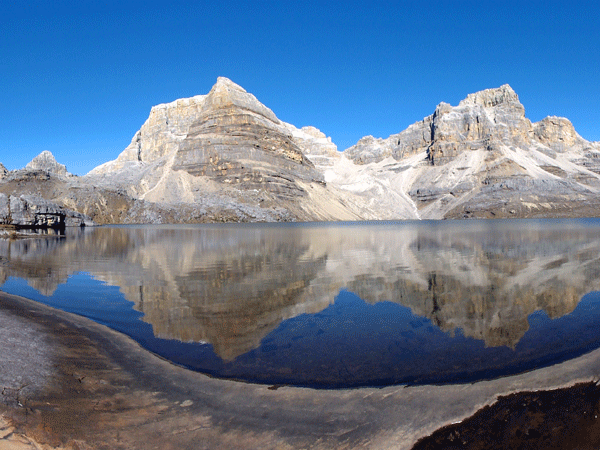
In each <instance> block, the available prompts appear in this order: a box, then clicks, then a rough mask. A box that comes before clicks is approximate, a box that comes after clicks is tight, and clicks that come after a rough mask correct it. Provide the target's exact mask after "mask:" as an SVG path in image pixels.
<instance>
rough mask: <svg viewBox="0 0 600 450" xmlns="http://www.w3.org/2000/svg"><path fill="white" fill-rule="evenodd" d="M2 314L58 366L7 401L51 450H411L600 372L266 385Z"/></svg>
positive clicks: (95, 330)
mask: <svg viewBox="0 0 600 450" xmlns="http://www.w3.org/2000/svg"><path fill="white" fill-rule="evenodd" d="M0 317H1V318H2V319H1V320H3V322H2V324H3V325H4V326H9V328H10V326H11V325H10V322H11V321H14V324H16V325H15V326H18V327H24V328H23V329H24V330H26V327H25V325H27V324H29V325H28V326H31V327H33V329H35V332H36V333H35V336H36V338H37V340H35V339H32V336H31V334H27V333H23V335H22V340H21V344H20V345H22V346H25V347H27V348H29V349H30V351H32V350H31V347H32V346H33V348H36V347H38V348H40V349H44V351H43V353H44V354H45V355H46V356H47V357H48V358H50V359H49V361H51V365H50V368H51V370H49V371H45V370H39V368H37V365H35V364H34V365H27V364H25V365H23V366H22V369H21V370H20V371H21V373H20V376H21V377H23V378H27V377H29V379H33V380H36V382H35V386H34V388H32V389H31V390H30V391H25V392H23V393H22V394H21V395H20V396H19V399H18V401H17V399H16V397H14V396H13V397H10V396H8V397H5V398H3V399H2V400H3V401H2V404H0V414H1V415H2V417H3V419H2V420H4V421H5V422H6V424H7V427H5V428H8V427H13V429H14V431H13V432H12V434H11V435H15V436H25V437H27V439H30V440H31V442H35V445H37V446H38V447H39V448H47V449H51V448H64V449H75V448H94V449H95V448H98V449H104V448H111V449H152V448H156V449H171V448H173V449H174V448H177V449H187V448H190V449H197V448H207V449H211V448H219V449H228V448H231V449H234V448H235V449H254V448H264V449H294V448H313V449H321V448H322V449H326V448H340V449H344V448H348V449H349V448H369V449H390V448H395V449H408V448H411V447H412V446H413V445H414V443H415V442H416V441H417V440H418V439H419V438H421V437H423V436H426V435H429V434H431V433H433V432H434V431H435V430H437V429H439V428H440V427H442V426H445V425H449V424H452V423H456V422H459V421H462V420H463V419H465V418H467V417H469V416H471V415H473V414H474V413H475V412H476V411H478V410H479V409H481V408H483V407H485V406H486V405H490V404H492V403H494V402H495V400H496V399H497V397H498V396H499V395H508V394H511V393H515V392H520V391H524V390H531V391H535V390H541V389H556V388H559V387H565V386H571V385H573V384H575V383H578V382H586V381H588V382H589V381H590V380H593V379H595V377H597V374H598V373H600V350H597V351H594V352H591V353H589V354H587V355H584V356H582V357H580V358H577V359H574V360H571V361H568V362H565V363H563V364H558V365H555V366H552V367H549V368H545V369H540V370H537V371H533V372H529V373H525V374H522V375H519V376H514V377H507V378H502V379H497V380H491V381H484V382H478V383H474V384H467V385H448V386H414V387H403V386H391V387H387V388H382V389H376V388H361V389H350V390H314V389H306V388H294V387H287V386H282V387H277V386H265V385H256V384H247V383H241V382H235V381H228V380H218V379H213V378H210V377H207V376H205V375H202V374H199V373H195V372H191V371H189V370H186V369H183V368H180V367H177V366H174V365H172V364H171V363H169V362H167V361H164V360H162V359H160V358H158V357H156V356H155V355H153V354H151V353H149V352H147V351H146V350H144V349H142V348H141V347H140V346H139V345H138V344H137V343H135V342H133V341H132V340H131V339H129V338H127V337H126V336H123V335H121V334H119V333H117V332H114V331H112V330H110V329H108V328H106V327H104V326H102V325H99V324H96V323H94V322H91V321H90V320H88V319H85V318H82V317H78V316H74V315H71V314H68V313H64V312H61V311H57V310H54V309H51V308H48V307H46V306H43V305H40V304H37V303H35V302H32V301H29V300H26V299H23V298H20V297H15V296H10V295H8V294H1V295H0ZM7 324H9V325H7ZM24 324H25V325H24ZM19 351H21V350H19V343H18V342H17V341H14V340H13V341H12V343H11V345H10V346H9V345H7V344H3V353H4V355H5V357H6V358H9V357H10V355H11V352H13V353H14V352H17V353H18V352H19ZM17 353H14V355H16V354H17ZM35 354H36V353H35V352H33V353H32V355H35ZM14 355H13V359H14ZM40 358H41V356H40ZM40 361H43V359H40ZM43 367H46V366H43ZM29 371H32V372H31V373H28V372H29ZM38 377H42V378H43V380H42V379H40V378H38ZM32 386H33V385H32ZM0 442H3V441H2V440H1V438H0ZM24 448H26V447H24Z"/></svg>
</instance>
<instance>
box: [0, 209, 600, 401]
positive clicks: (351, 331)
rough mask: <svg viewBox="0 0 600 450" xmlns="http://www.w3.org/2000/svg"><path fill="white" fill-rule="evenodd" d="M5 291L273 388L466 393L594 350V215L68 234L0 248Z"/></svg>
mask: <svg viewBox="0 0 600 450" xmlns="http://www.w3.org/2000/svg"><path fill="white" fill-rule="evenodd" d="M0 281H1V282H2V287H1V290H2V291H5V292H7V293H10V294H16V295H20V296H23V297H26V298H29V299H33V300H36V301H38V302H41V303H43V304H46V305H49V306H52V307H55V308H58V309H61V310H64V311H68V312H71V313H75V314H79V315H82V316H85V317H88V318H90V319H92V320H94V321H96V322H99V323H101V324H104V325H106V326H108V327H110V328H112V329H114V330H117V331H119V332H122V333H124V334H126V335H128V336H130V337H131V338H132V339H134V340H135V341H137V342H138V343H139V344H140V345H141V346H142V347H143V348H145V349H147V350H149V351H151V352H153V353H155V354H158V355H159V356H161V357H163V358H165V359H167V360H169V361H171V362H173V363H174V364H177V365H180V366H184V367H186V368H189V369H191V370H195V371H199V372H202V373H205V374H208V375H210V376H214V377H219V378H227V379H234V380H241V381H245V382H252V383H263V384H268V385H293V386H304V387H311V388H325V389H337V388H350V387H362V386H386V385H415V384H452V383H466V382H474V381H478V380H484V379H493V378H498V377H502V376H508V375H513V374H518V373H522V372H526V371H530V370H533V369H537V368H541V367H547V366H550V365H553V364H556V363H559V362H563V361H567V360H569V359H572V358H575V357H577V356H580V355H582V354H584V353H587V352H589V351H592V350H594V349H597V348H599V347H600V293H599V292H597V291H599V290H600V219H577V220H562V219H561V220H551V219H544V220H467V221H435V222H434V221H432V222H429V221H422V222H417V221H414V222H413V221H410V222H375V223H373V222H369V223H355V222H353V223H293V224H219V225H185V226H171V225H169V226H114V227H95V228H85V229H67V230H66V232H65V233H64V234H63V235H52V236H44V237H35V238H31V239H18V240H0Z"/></svg>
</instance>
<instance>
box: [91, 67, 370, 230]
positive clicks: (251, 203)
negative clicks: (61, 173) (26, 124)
mask: <svg viewBox="0 0 600 450" xmlns="http://www.w3.org/2000/svg"><path fill="white" fill-rule="evenodd" d="M311 158H314V159H315V161H316V162H317V164H325V165H327V164H329V160H334V159H335V158H339V154H338V152H337V148H336V147H335V145H334V144H333V143H332V142H331V139H328V138H326V137H325V135H323V134H322V133H321V132H320V131H319V130H317V129H316V128H314V127H305V128H304V129H302V130H299V129H297V128H296V127H294V126H292V125H290V124H286V123H284V122H282V121H280V120H279V119H278V118H277V117H276V116H275V114H274V113H273V112H272V111H271V110H270V109H269V108H267V107H266V106H264V105H263V104H262V103H260V102H259V101H258V100H257V99H256V97H254V96H253V95H252V94H249V93H248V92H246V91H245V90H244V89H243V88H241V87H240V86H238V85H236V84H235V83H233V82H232V81H230V80H228V79H226V78H219V79H218V80H217V83H216V84H215V85H214V86H213V88H212V89H211V91H210V92H209V93H208V94H207V95H205V96H197V97H193V98H190V99H184V100H178V101H176V102H172V103H168V104H164V105H159V106H155V107H154V108H152V111H151V113H150V117H149V118H148V120H147V121H146V123H145V124H144V125H143V126H142V128H141V129H140V131H138V132H137V133H136V135H135V136H134V138H133V140H132V142H131V144H130V145H129V146H128V147H127V148H126V149H125V151H123V153H121V155H119V157H118V158H117V159H116V160H115V161H111V162H109V163H106V164H103V165H102V166H100V167H97V168H96V169H94V170H93V171H92V172H90V174H89V175H88V176H87V177H85V178H86V181H87V182H88V183H90V184H93V185H97V186H107V185H112V186H118V187H119V188H120V189H122V190H123V191H124V192H126V194H127V195H129V196H130V197H131V198H134V199H138V200H143V201H145V202H146V205H150V204H154V205H160V207H161V208H163V209H165V208H166V209H172V210H174V211H177V210H179V209H181V208H186V205H187V206H190V205H191V206H193V208H194V209H195V210H196V211H197V214H195V216H199V217H200V219H198V220H197V221H204V220H205V218H209V217H213V218H214V216H217V217H216V220H217V221H220V219H221V218H220V217H219V215H222V219H223V220H227V221H229V220H234V221H281V220H283V221H290V220H333V219H347V220H352V219H357V218H360V215H359V214H358V213H357V212H355V211H354V210H352V209H351V208H350V207H347V206H345V205H344V203H343V198H344V197H345V194H343V193H342V194H341V195H339V194H338V193H337V192H336V190H335V189H332V190H329V189H327V188H326V185H325V180H324V176H323V173H322V172H321V171H319V170H318V169H317V168H316V167H315V164H314V163H313V162H312V161H311ZM220 212H221V213H222V214H221V213H220ZM184 221H189V220H187V219H184ZM192 221H195V220H192Z"/></svg>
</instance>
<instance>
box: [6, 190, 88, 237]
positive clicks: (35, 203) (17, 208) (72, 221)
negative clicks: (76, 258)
mask: <svg viewBox="0 0 600 450" xmlns="http://www.w3.org/2000/svg"><path fill="white" fill-rule="evenodd" d="M93 224H94V223H93V222H92V221H91V220H90V218H89V217H86V216H85V215H83V214H81V213H78V212H76V211H72V210H68V209H65V208H63V207H61V206H58V205H56V204H54V203H51V202H49V201H47V200H44V199H43V198H40V197H34V196H30V195H22V196H20V197H16V196H12V195H11V196H7V195H6V194H2V193H0V226H4V227H6V226H10V227H14V228H54V229H63V228H65V227H82V226H90V225H93Z"/></svg>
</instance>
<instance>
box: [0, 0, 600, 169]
mask: <svg viewBox="0 0 600 450" xmlns="http://www.w3.org/2000/svg"><path fill="white" fill-rule="evenodd" d="M598 5H599V4H598V2H578V1H571V2H565V1H564V0H563V1H560V2H555V1H539V2H527V1H515V2H503V1H494V2H491V1H490V2H488V1H454V2H453V1H449V0H448V1H440V2H438V1H435V0H433V1H427V2H373V1H369V2H366V1H359V2H354V1H351V0H346V1H329V2H327V1H312V2H311V1H283V0H280V1H261V0H254V1H226V0H222V1H215V0H212V1H189V2H182V1H165V0H161V1H160V2H155V1H152V0H146V1H140V2H134V1H127V0H120V1H97V2H94V1H91V0H78V1H61V0H47V1H36V0H22V1H21V0H14V1H9V0H3V1H1V2H0V57H1V59H0V61H1V65H0V86H1V87H0V162H2V163H4V165H5V166H6V167H7V168H9V169H16V168H21V167H23V166H24V165H25V164H26V163H27V162H28V161H29V160H31V159H32V158H33V157H34V156H36V155H37V154H38V153H40V152H41V151H42V150H50V151H51V152H52V153H54V155H55V156H56V158H57V159H58V160H59V162H62V163H63V164H66V165H67V169H69V170H70V171H71V172H73V173H76V174H84V173H86V172H87V171H89V170H90V169H92V168H93V167H95V166H96V165H99V164H101V163H103V162H106V161H108V160H111V159H114V158H116V157H117V155H118V154H119V153H120V152H121V151H122V150H123V149H124V148H125V147H126V146H127V145H128V144H129V142H130V140H131V138H132V136H133V135H134V134H135V132H136V131H137V130H138V129H139V128H140V126H141V125H142V124H143V122H144V121H145V120H146V118H147V117H148V114H149V112H150V108H151V107H152V106H153V105H155V104H158V103H164V102H169V101H172V100H175V99H177V98H182V97H190V96H193V95H197V94H206V93H207V92H208V91H209V90H210V88H211V87H212V85H213V84H214V83H215V81H216V79H217V77H218V76H226V77H228V78H230V79H231V80H233V81H234V82H236V83H238V84H239V85H241V86H242V87H244V88H245V89H246V90H247V91H249V92H251V93H253V94H254V95H255V96H256V97H257V98H258V99H259V100H260V101H261V102H262V103H264V104H265V105H267V106H268V107H269V108H271V109H272V110H273V111H274V112H275V114H276V115H277V116H278V117H279V118H280V119H282V120H284V121H286V122H290V123H292V124H294V125H296V126H298V127H301V126H305V125H313V126H316V127H317V128H319V129H321V130H322V131H323V132H324V133H326V134H327V135H329V136H331V137H332V139H333V141H334V142H335V143H336V144H337V145H338V148H339V149H340V150H342V149H345V148H347V147H349V146H350V145H352V144H354V143H355V142H356V141H357V140H358V139H360V138H361V137H362V136H365V135H369V134H371V135H374V136H376V137H387V136H389V135H390V134H393V133H398V132H400V131H402V130H403V129H405V128H406V127H407V126H408V125H410V124H411V123H413V122H416V121H418V120H421V119H422V118H423V117H425V116H427V115H429V114H431V113H432V112H433V111H434V109H435V106H436V105H437V104H438V103H439V102H441V101H445V102H448V103H450V104H452V105H456V104H458V102H459V101H460V100H461V99H463V98H464V97H466V96H467V94H469V93H471V92H476V91H478V90H481V89H486V88H493V87H498V86H500V85H502V84H504V83H509V84H510V85H511V86H512V87H513V89H515V91H516V92H517V94H519V97H520V99H521V102H522V103H523V104H524V106H525V111H526V115H527V117H529V118H530V119H531V120H533V121H537V120H540V119H542V118H543V117H545V116H547V115H558V116H563V117H567V118H569V119H570V120H571V121H572V122H573V124H574V125H575V129H576V130H577V131H578V132H579V134H581V135H582V136H583V137H584V138H586V139H588V140H600V31H599V28H598V27H599V23H600V6H598Z"/></svg>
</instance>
